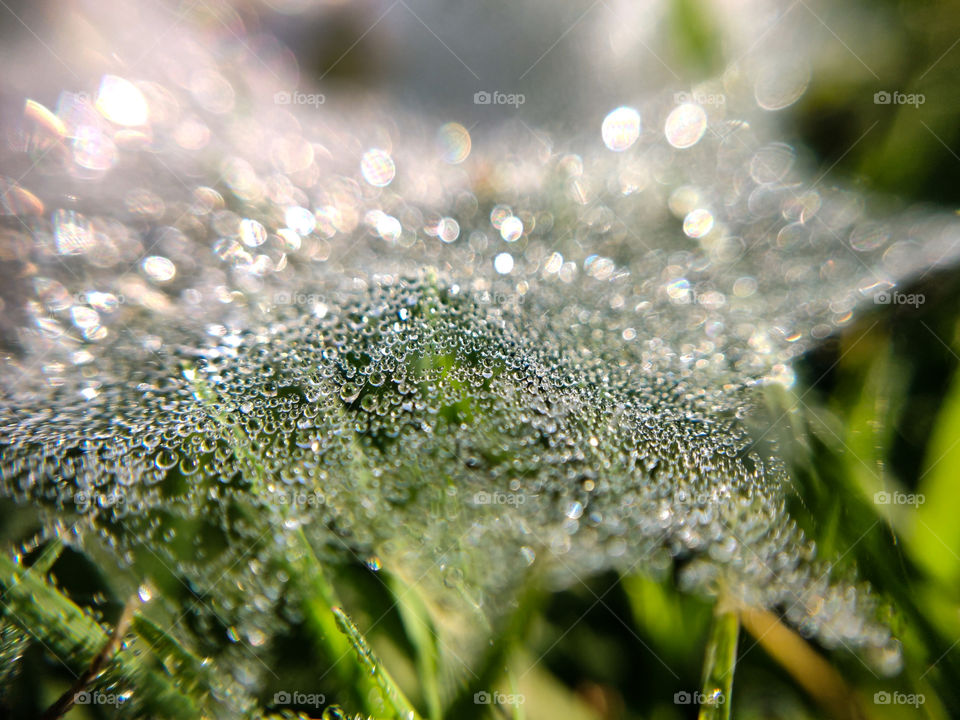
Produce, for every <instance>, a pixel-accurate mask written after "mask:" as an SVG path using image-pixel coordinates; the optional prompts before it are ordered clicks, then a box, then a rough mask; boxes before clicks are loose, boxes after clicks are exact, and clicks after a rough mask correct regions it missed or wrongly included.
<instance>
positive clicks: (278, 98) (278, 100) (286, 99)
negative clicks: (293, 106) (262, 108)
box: [273, 91, 292, 105]
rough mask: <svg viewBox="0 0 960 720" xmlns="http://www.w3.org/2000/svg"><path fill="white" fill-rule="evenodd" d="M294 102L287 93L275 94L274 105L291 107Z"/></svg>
mask: <svg viewBox="0 0 960 720" xmlns="http://www.w3.org/2000/svg"><path fill="white" fill-rule="evenodd" d="M291 100H292V97H291V95H290V93H288V92H285V91H280V92H278V93H274V94H273V104H274V105H289V104H290V102H291Z"/></svg>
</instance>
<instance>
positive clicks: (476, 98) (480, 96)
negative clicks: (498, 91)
mask: <svg viewBox="0 0 960 720" xmlns="http://www.w3.org/2000/svg"><path fill="white" fill-rule="evenodd" d="M491 102H493V96H492V95H491V94H490V93H488V92H487V91H486V90H478V91H477V92H475V93H474V94H473V104H474V105H489V104H490V103H491Z"/></svg>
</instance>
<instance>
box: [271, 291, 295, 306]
mask: <svg viewBox="0 0 960 720" xmlns="http://www.w3.org/2000/svg"><path fill="white" fill-rule="evenodd" d="M273 302H274V303H276V304H277V305H290V304H291V303H292V302H293V296H292V295H291V294H290V293H288V292H285V291H284V292H278V293H276V294H275V295H274V296H273Z"/></svg>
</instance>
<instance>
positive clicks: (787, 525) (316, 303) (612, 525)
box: [0, 33, 960, 686]
mask: <svg viewBox="0 0 960 720" xmlns="http://www.w3.org/2000/svg"><path fill="white" fill-rule="evenodd" d="M248 40H249V42H248V43H238V41H237V40H236V39H235V38H234V37H233V35H232V33H230V34H223V35H222V36H221V37H220V38H219V39H218V40H217V41H216V42H211V41H210V38H209V37H206V38H205V40H204V42H202V43H201V42H200V41H199V40H197V39H194V38H192V37H191V36H190V35H189V34H178V35H176V36H171V37H170V38H169V42H170V43H171V44H172V46H173V48H172V49H171V51H170V52H169V54H167V55H165V59H164V62H162V63H158V64H156V65H155V66H153V65H145V66H144V67H139V68H138V72H137V74H136V76H132V77H122V76H121V75H122V73H121V72H120V70H116V69H112V68H111V69H110V72H108V73H107V74H105V75H104V76H103V78H102V81H101V82H100V84H99V86H98V87H97V88H76V89H75V92H64V93H63V94H61V96H60V99H59V102H58V104H57V106H56V108H54V109H49V108H47V107H44V106H43V105H41V104H40V103H38V102H35V101H32V100H31V101H30V102H28V103H27V105H26V109H25V114H24V118H23V121H22V123H21V124H20V125H19V126H18V127H17V128H14V129H13V130H15V132H11V133H9V137H10V138H12V139H11V140H10V142H9V147H7V148H6V149H5V153H6V154H7V156H9V157H12V158H14V159H18V158H19V159H20V160H21V161H22V162H24V163H27V164H29V163H32V164H33V167H34V169H33V170H32V171H31V172H30V173H27V174H25V175H24V176H23V177H21V178H20V179H19V180H15V179H14V178H13V177H9V178H5V179H4V180H3V188H2V189H3V204H2V207H0V213H2V214H3V216H4V217H3V220H4V224H3V246H2V252H3V258H2V260H3V262H4V264H5V266H6V267H7V268H9V270H8V271H7V273H6V277H8V278H9V280H10V285H9V287H7V288H5V289H4V295H3V297H2V302H3V303H4V306H3V309H4V316H5V317H4V319H3V321H2V324H0V338H2V340H3V348H4V353H3V356H2V363H3V370H2V374H0V377H2V380H0V384H2V389H3V394H2V398H0V449H2V460H0V493H2V494H3V495H4V496H6V497H8V498H12V499H14V500H15V501H16V502H18V503H23V504H24V505H30V506H32V507H36V508H39V510H40V511H41V512H42V513H43V516H44V517H45V518H46V524H47V527H48V531H49V532H50V533H66V529H67V528H70V532H69V533H68V537H69V538H70V542H72V543H75V544H76V545H77V546H83V545H84V543H86V542H92V543H95V544H97V545H102V546H104V547H106V548H108V550H109V552H110V553H111V554H112V556H114V557H115V558H116V559H117V560H118V561H119V562H120V563H121V564H123V565H125V566H127V567H129V568H131V569H132V570H133V573H134V574H136V572H137V570H136V568H138V567H140V563H142V561H143V557H144V555H143V553H144V548H146V549H147V551H148V552H149V554H150V555H152V556H154V557H155V558H157V559H159V560H160V561H161V563H162V564H163V566H165V567H167V568H168V569H169V570H170V572H171V574H172V575H173V576H175V577H177V578H179V579H182V580H183V581H184V582H187V583H189V584H190V586H191V587H192V588H194V589H195V590H196V591H197V592H198V593H200V594H202V596H203V597H206V598H209V602H210V603H211V605H212V607H214V608H215V612H214V613H213V615H214V616H215V617H214V618H213V619H211V618H210V617H206V616H204V615H203V613H199V614H198V617H197V620H196V622H197V625H196V627H195V628H194V635H195V637H194V639H193V640H192V641H191V642H196V637H201V636H202V635H203V631H204V628H208V627H209V626H210V624H211V623H212V622H213V620H217V619H220V618H229V619H231V623H232V624H231V625H230V636H231V638H232V640H233V641H235V642H236V643H240V644H245V645H247V646H248V647H251V648H253V649H254V650H255V649H256V648H257V647H259V646H261V645H263V644H264V643H265V642H267V641H268V639H269V636H270V633H271V632H273V631H274V630H276V629H277V626H276V625H275V624H271V622H274V623H275V621H271V620H269V619H268V618H270V617H272V611H273V609H274V608H275V607H276V606H277V605H278V604H279V603H280V602H281V599H282V597H283V594H284V587H285V582H286V580H287V579H289V578H288V575H287V573H286V571H285V570H284V566H283V562H282V561H281V560H279V559H278V558H282V557H283V556H284V553H285V552H287V551H289V550H290V548H293V547H295V545H294V544H293V543H292V541H291V537H292V536H293V535H294V534H296V533H300V532H303V533H306V535H307V537H308V538H309V539H310V542H311V544H312V545H314V547H315V548H316V549H317V552H318V553H319V554H320V556H321V558H323V559H329V560H331V561H337V560H343V559H345V558H346V559H354V558H360V559H366V558H369V557H371V556H375V560H373V561H371V566H372V567H379V564H380V563H381V562H382V563H385V564H387V565H392V567H394V568H396V569H397V570H398V572H399V571H401V570H402V571H403V572H404V573H406V574H409V575H411V576H412V577H421V578H426V579H425V580H424V582H425V583H432V584H433V585H434V586H435V588H436V592H438V593H444V592H448V594H449V595H450V596H451V597H455V598H459V600H458V602H459V603H460V606H461V607H462V608H464V609H463V610H462V611H463V612H465V613H467V614H471V613H472V614H474V615H477V616H479V617H481V618H484V619H485V621H489V620H490V619H491V618H495V617H496V616H497V615H498V613H500V612H501V611H502V610H503V609H504V608H505V607H506V606H507V605H508V604H509V603H508V601H507V600H506V599H505V598H507V597H509V595H508V593H507V592H506V591H508V590H509V589H511V588H515V587H516V586H517V584H518V583H519V581H520V580H521V578H523V577H525V576H526V575H527V573H529V572H533V571H535V570H536V568H543V572H545V573H546V574H548V575H549V576H550V577H551V578H554V579H556V580H557V581H559V582H563V581H564V579H567V580H569V579H570V578H572V577H576V576H580V575H585V574H588V573H591V572H594V571H598V570H602V569H605V568H609V567H615V568H618V569H622V570H637V571H644V572H653V573H663V572H668V571H670V569H671V568H673V567H674V565H675V563H676V566H677V567H678V568H680V569H679V570H678V574H679V578H680V582H681V583H682V584H683V585H684V587H687V588H689V589H691V590H694V591H697V592H707V593H713V594H723V595H725V596H728V597H732V598H734V599H735V600H736V601H740V602H744V603H748V604H753V605H759V606H780V607H783V608H784V609H785V610H786V612H787V616H788V617H789V619H790V620H791V621H792V622H794V623H795V624H796V625H797V626H799V627H801V628H803V630H804V631H805V632H808V633H809V634H811V635H815V636H816V637H818V638H819V639H820V640H821V641H822V642H824V643H826V644H829V645H846V646H848V647H851V648H863V649H865V650H866V651H867V652H868V653H871V654H872V657H873V659H874V660H875V661H876V662H877V664H878V665H880V666H881V667H882V668H883V669H885V670H887V671H890V670H894V669H896V667H897V664H898V658H897V652H896V644H895V642H894V641H893V640H891V638H890V634H889V632H888V631H887V630H886V629H885V628H883V627H882V626H881V625H880V624H878V623H877V622H876V621H875V619H874V617H873V614H874V607H873V603H872V600H871V598H870V595H869V591H868V590H867V589H865V588H862V587H853V586H846V585H840V584H836V583H835V582H834V581H832V580H830V579H829V577H828V574H827V573H826V571H825V568H822V567H821V566H820V565H819V564H818V561H817V559H816V558H815V554H814V551H813V548H812V546H811V544H810V543H809V542H808V541H807V540H805V539H804V538H803V536H802V534H801V533H800V531H799V530H798V529H797V528H796V527H795V526H794V524H793V523H792V521H791V520H790V518H789V517H788V516H787V514H786V512H785V509H784V507H785V506H784V503H785V500H784V496H785V493H786V490H787V488H786V481H785V477H784V474H783V471H782V469H781V467H780V466H779V464H778V462H777V461H776V459H775V453H774V452H772V450H771V448H770V447H769V446H768V445H767V444H765V443H763V442H756V441H755V440H754V439H753V438H752V437H751V436H750V434H749V433H748V432H747V430H746V422H745V420H746V417H747V416H748V415H749V414H750V413H751V412H752V411H753V406H752V400H751V399H752V397H753V395H752V391H751V388H752V386H754V385H756V384H758V383H762V382H780V383H784V384H787V385H789V384H790V383H791V382H792V371H791V369H790V365H789V363H790V360H791V358H793V357H794V356H795V355H796V354H797V353H798V352H800V351H801V350H803V349H806V348H808V347H809V346H810V345H811V343H812V342H815V341H816V340H818V339H821V338H823V337H826V336H827V335H829V334H830V333H831V332H834V331H835V330H837V329H838V328H841V327H843V326H844V325H845V324H847V323H849V322H850V321H851V319H852V317H853V313H854V310H855V308H856V307H857V306H858V305H859V304H861V303H864V302H871V300H872V297H873V295H874V294H875V293H877V292H880V291H882V290H886V289H889V288H891V287H894V286H895V285H896V283H897V281H898V280H899V279H900V278H902V277H905V276H908V275H909V274H911V273H913V272H915V271H918V270H920V269H928V268H931V267H934V266H936V265H937V264H944V263H947V262H950V261H952V260H953V259H954V258H955V256H956V254H957V252H958V250H960V245H958V240H957V239H958V232H957V228H956V225H955V224H954V223H952V222H951V221H949V220H944V219H941V218H939V217H937V216H931V215H929V214H928V213H916V214H909V213H907V214H904V215H902V216H900V217H899V218H898V219H897V220H885V221H882V222H876V221H871V220H869V219H868V218H867V216H866V214H865V202H864V200H863V198H861V197H860V196H858V195H856V194H854V193H851V192H848V191H845V190H842V189H838V188H835V187H833V186H831V185H828V184H827V183H826V182H822V181H814V182H812V183H811V182H808V181H805V179H804V174H803V168H802V162H800V161H799V160H798V158H797V152H796V150H795V149H794V148H792V147H791V146H789V145H786V144H783V143H779V142H775V141H773V140H772V139H771V137H772V135H771V132H770V131H769V128H768V127H767V126H766V125H765V124H764V122H763V120H762V117H761V115H760V113H761V112H762V111H760V110H758V109H757V107H756V104H757V102H758V99H759V97H760V95H759V93H760V92H761V89H762V88H759V86H756V87H755V86H753V85H751V83H750V82H749V81H748V79H747V78H744V77H740V76H737V75H736V74H735V73H731V74H728V76H725V77H724V79H723V81H722V82H723V87H722V89H723V90H724V92H725V93H726V97H727V98H728V100H727V102H726V103H725V104H724V105H722V106H709V107H704V106H701V105H699V104H697V103H694V102H686V103H679V104H678V103H676V102H674V101H673V96H672V94H670V95H668V94H664V95H662V96H659V95H657V96H651V97H647V98H642V99H640V100H639V101H638V102H636V103H635V107H634V106H631V107H622V108H618V109H615V110H612V111H611V112H610V113H609V114H608V115H607V116H606V119H603V118H602V117H601V118H598V119H597V124H596V127H590V128H587V129H585V131H584V133H583V134H582V135H578V136H575V137H571V138H557V137H555V136H553V135H550V134H548V133H541V132H536V133H534V132H532V131H530V130H529V129H528V128H525V127H514V126H512V125H511V126H507V127H505V128H503V129H501V130H499V131H496V132H491V133H490V134H488V135H486V136H484V138H483V140H482V142H481V141H480V139H479V138H472V137H471V133H470V132H469V131H468V130H467V129H466V128H465V127H464V125H463V124H460V123H456V122H446V121H438V122H434V119H433V118H430V117H426V118H423V117H409V116H405V115H403V114H401V113H400V112H396V111H392V110H388V109H386V108H385V106H384V105H377V104H371V103H365V102H358V101H356V100H351V101H343V102H340V103H338V102H337V101H335V100H332V99H329V98H328V102H327V104H326V105H324V106H323V107H322V108H320V109H319V110H318V109H317V108H308V109H304V110H302V111H300V112H294V111H293V110H296V108H292V106H289V105H277V104H276V103H275V102H273V101H272V99H273V98H274V97H275V93H276V92H277V91H278V87H280V88H281V89H283V88H282V87H281V85H278V83H277V80H276V77H275V76H276V75H280V76H281V77H284V78H291V77H292V75H291V71H290V68H289V64H290V60H289V58H288V56H287V55H286V54H285V53H284V52H283V50H282V48H280V47H279V45H278V44H277V43H276V42H275V41H273V40H272V39H269V38H264V37H262V36H257V37H255V38H248ZM265 67H266V68H267V70H269V71H267V70H265ZM718 82H719V81H718ZM81 91H82V92H81ZM751 108H753V109H751ZM738 109H739V111H740V113H741V114H740V115H738V114H737V113H738ZM601 115H602V113H601ZM601 120H602V123H601V122H600V121H601ZM425 130H426V132H424V131H425ZM425 136H426V137H427V140H424V139H423V138H424V137H425ZM431 138H432V139H431ZM251 598H252V599H251ZM464 600H466V602H465V603H464V602H463V601H464ZM286 612H288V618H289V619H290V620H291V621H296V620H297V619H298V618H299V616H298V612H299V611H298V610H297V609H296V608H287V609H286ZM235 656H236V660H237V662H238V663H239V664H241V665H243V667H244V668H245V669H244V671H243V672H242V673H241V672H239V671H238V676H239V680H238V681H239V682H241V684H244V685H250V686H254V685H255V684H256V681H255V678H254V677H253V676H254V675H255V674H256V665H255V664H253V663H250V661H249V658H247V659H244V652H242V651H240V650H237V651H236V652H235ZM244 663H245V664H244Z"/></svg>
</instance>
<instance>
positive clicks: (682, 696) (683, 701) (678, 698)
mask: <svg viewBox="0 0 960 720" xmlns="http://www.w3.org/2000/svg"><path fill="white" fill-rule="evenodd" d="M692 702H693V696H692V695H691V694H690V693H688V692H687V691H686V690H681V691H680V692H676V693H674V694H673V703H674V705H689V704H690V703H692Z"/></svg>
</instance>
